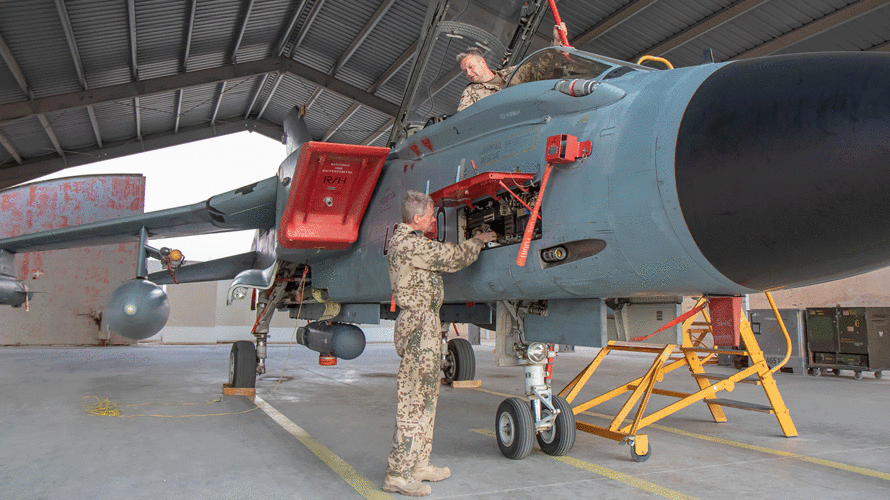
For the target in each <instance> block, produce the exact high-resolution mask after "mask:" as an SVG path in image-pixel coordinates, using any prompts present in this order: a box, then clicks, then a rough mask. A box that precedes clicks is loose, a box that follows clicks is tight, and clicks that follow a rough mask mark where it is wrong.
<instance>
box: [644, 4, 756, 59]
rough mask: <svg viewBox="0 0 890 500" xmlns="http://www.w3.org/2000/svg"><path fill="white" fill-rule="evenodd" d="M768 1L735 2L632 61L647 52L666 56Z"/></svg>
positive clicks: (650, 48)
mask: <svg viewBox="0 0 890 500" xmlns="http://www.w3.org/2000/svg"><path fill="white" fill-rule="evenodd" d="M768 1H769V0H741V1H739V2H735V3H734V4H732V5H730V6H729V7H726V8H725V9H722V10H720V11H717V12H715V13H714V14H711V15H710V16H708V17H706V18H704V19H702V20H701V21H699V22H697V23H695V24H693V25H692V26H690V27H688V28H686V29H684V30H683V31H681V32H679V33H677V34H676V35H673V36H671V37H670V38H668V39H666V40H664V41H662V42H660V43H659V44H657V45H654V46H652V47H649V48H648V49H646V50H644V51H643V52H640V53H639V54H637V55H635V56H633V58H631V61H636V60H638V59H639V58H641V57H643V56H645V55H647V54H649V55H654V56H664V55H665V54H667V53H668V52H670V51H672V50H674V49H676V48H679V47H681V46H683V45H685V44H686V43H689V42H691V41H692V40H695V39H696V38H698V37H700V36H702V35H704V34H706V33H708V32H709V31H711V30H714V29H716V28H719V27H720V26H723V25H724V24H726V23H728V22H730V21H732V20H733V19H735V18H737V17H739V16H741V15H743V14H746V13H748V12H750V11H752V10H754V9H756V8H757V7H759V6H760V5H761V4H763V3H766V2H768Z"/></svg>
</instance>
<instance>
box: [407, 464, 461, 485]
mask: <svg viewBox="0 0 890 500" xmlns="http://www.w3.org/2000/svg"><path fill="white" fill-rule="evenodd" d="M411 475H412V476H414V479H416V480H418V481H442V480H443V479H448V478H449V477H451V470H450V469H449V468H448V467H433V466H432V465H427V466H426V467H417V468H415V469H412V470H411Z"/></svg>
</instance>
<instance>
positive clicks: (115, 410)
mask: <svg viewBox="0 0 890 500" xmlns="http://www.w3.org/2000/svg"><path fill="white" fill-rule="evenodd" d="M305 281H306V275H305V274H303V278H302V280H300V289H302V287H303V284H304V283H305ZM302 311H303V301H302V297H301V300H300V307H299V308H297V320H298V321H299V318H300V313H301V312H302ZM296 337H297V326H296V325H295V326H294V332H293V335H291V337H290V339H289V340H290V341H289V343H288V346H287V358H285V360H284V366H283V367H282V368H281V375H280V376H279V377H278V382H277V383H276V384H275V387H273V388H272V391H271V392H269V395H270V396H271V395H272V394H273V393H275V390H276V389H278V386H279V385H280V384H281V381H282V380H284V372H285V370H287V364H288V362H289V361H290V353H291V348H292V347H293V345H294V341H295V340H296ZM89 398H93V399H95V400H96V402H95V403H93V404H90V405H84V404H81V406H83V408H84V410H85V411H86V412H87V414H89V415H93V416H97V417H121V418H131V417H158V418H194V417H221V416H225V415H241V414H243V413H249V412H252V411H256V410H259V409H260V407H259V406H255V407H253V408H250V409H249V410H244V411H239V412H231V413H205V414H199V415H151V414H143V415H124V414H123V411H122V410H121V408H127V407H132V406H195V405H208V404H214V403H220V402H222V398H217V399H214V400H212V401H206V402H204V403H135V404H129V405H119V404H117V403H115V402H113V401H111V399H109V398H104V399H100V398H99V397H98V396H84V397H83V399H89Z"/></svg>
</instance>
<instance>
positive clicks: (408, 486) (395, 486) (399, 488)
mask: <svg viewBox="0 0 890 500" xmlns="http://www.w3.org/2000/svg"><path fill="white" fill-rule="evenodd" d="M383 491H387V492H389V493H401V494H403V495H407V496H409V497H425V496H427V495H429V494H430V493H432V491H433V490H432V488H430V486H429V485H428V484H423V483H421V482H420V481H419V480H418V479H416V478H414V477H411V476H409V478H408V479H405V478H403V477H402V476H391V475H389V474H387V475H386V479H384V480H383Z"/></svg>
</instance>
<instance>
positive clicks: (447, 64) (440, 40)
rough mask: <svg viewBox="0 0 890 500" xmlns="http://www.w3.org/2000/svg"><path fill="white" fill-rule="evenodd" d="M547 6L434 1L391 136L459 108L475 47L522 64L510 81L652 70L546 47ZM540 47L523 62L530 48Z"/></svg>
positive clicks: (513, 0)
mask: <svg viewBox="0 0 890 500" xmlns="http://www.w3.org/2000/svg"><path fill="white" fill-rule="evenodd" d="M547 5H548V3H547V2H530V1H527V0H438V2H436V1H434V2H431V4H430V8H429V11H428V13H427V18H426V21H425V22H426V26H425V27H424V29H423V31H422V32H421V37H420V40H419V41H418V48H417V55H416V56H415V57H416V61H415V65H414V70H413V72H412V74H411V77H410V79H409V80H408V82H406V84H407V88H406V94H405V96H404V99H403V101H402V105H401V109H400V112H399V116H398V117H396V122H395V124H394V125H393V134H392V135H391V136H390V143H391V144H395V143H397V142H400V141H401V140H403V139H405V137H407V136H408V135H409V134H410V133H411V132H412V131H416V130H418V129H419V128H423V125H424V124H425V123H427V121H428V120H430V119H433V121H435V119H436V117H440V118H441V117H445V116H450V115H453V114H454V113H456V112H457V106H458V103H459V101H460V95H461V93H462V92H463V90H464V88H465V87H466V86H467V84H468V83H469V80H468V79H467V77H466V76H465V75H464V74H463V72H462V71H461V68H460V64H459V63H458V61H457V59H456V58H457V55H458V54H460V53H463V52H467V50H468V49H471V48H475V49H478V50H479V51H481V52H482V54H483V57H484V58H485V60H486V62H487V63H488V66H489V68H491V69H498V68H502V67H509V66H511V65H516V66H517V69H516V70H515V71H514V72H513V73H512V75H511V76H510V77H508V81H507V86H508V87H509V86H515V85H518V84H520V83H527V82H531V81H539V80H549V79H563V78H582V79H590V78H597V77H600V76H602V77H605V78H608V77H615V76H618V75H620V74H624V73H626V72H628V71H635V70H640V71H649V68H646V67H643V66H637V65H634V64H630V63H627V62H626V61H619V60H615V59H610V58H607V57H600V56H595V55H592V54H588V53H585V52H581V51H577V50H575V49H572V48H565V47H550V48H549V49H546V50H539V49H545V48H547V47H549V46H550V44H551V43H552V41H551V40H552V32H553V25H552V24H547V22H546V21H544V19H545V16H546V15H547V14H549V9H548V7H547ZM535 9H537V10H535ZM548 19H550V18H549V17H548ZM549 22H550V23H552V20H551V21H549ZM569 23H570V22H569ZM569 31H570V32H571V24H569ZM536 50H537V52H534V53H533V54H532V56H530V57H529V58H528V59H526V60H525V61H522V59H523V58H524V56H525V54H526V53H527V52H528V51H536ZM519 61H522V62H521V64H519Z"/></svg>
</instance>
